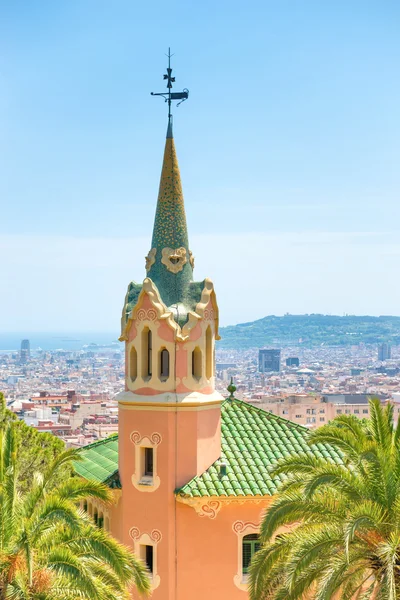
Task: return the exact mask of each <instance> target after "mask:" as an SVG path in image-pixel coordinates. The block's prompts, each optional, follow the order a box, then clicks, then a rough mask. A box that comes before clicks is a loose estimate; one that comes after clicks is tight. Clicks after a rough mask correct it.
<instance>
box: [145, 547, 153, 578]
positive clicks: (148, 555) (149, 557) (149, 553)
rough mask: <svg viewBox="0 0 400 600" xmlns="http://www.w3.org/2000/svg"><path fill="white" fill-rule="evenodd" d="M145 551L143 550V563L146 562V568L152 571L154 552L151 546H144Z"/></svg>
mask: <svg viewBox="0 0 400 600" xmlns="http://www.w3.org/2000/svg"><path fill="white" fill-rule="evenodd" d="M145 548H146V551H145V563H146V567H147V568H148V570H149V571H150V573H153V554H154V549H153V546H145Z"/></svg>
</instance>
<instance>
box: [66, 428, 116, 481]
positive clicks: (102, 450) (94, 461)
mask: <svg viewBox="0 0 400 600" xmlns="http://www.w3.org/2000/svg"><path fill="white" fill-rule="evenodd" d="M79 454H80V455H81V457H82V460H80V461H79V462H76V463H75V467H74V468H75V471H76V473H77V474H78V475H80V476H81V477H84V478H85V479H94V480H95V481H101V482H104V483H110V484H111V487H120V486H119V479H118V436H117V435H113V436H111V437H108V438H106V439H105V440H100V441H99V442H93V444H89V445H88V446H85V447H84V448H81V449H80V450H79Z"/></svg>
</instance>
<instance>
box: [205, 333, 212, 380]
mask: <svg viewBox="0 0 400 600" xmlns="http://www.w3.org/2000/svg"><path fill="white" fill-rule="evenodd" d="M212 376H213V347H212V331H211V327H210V326H208V327H207V330H206V377H207V379H211V377H212Z"/></svg>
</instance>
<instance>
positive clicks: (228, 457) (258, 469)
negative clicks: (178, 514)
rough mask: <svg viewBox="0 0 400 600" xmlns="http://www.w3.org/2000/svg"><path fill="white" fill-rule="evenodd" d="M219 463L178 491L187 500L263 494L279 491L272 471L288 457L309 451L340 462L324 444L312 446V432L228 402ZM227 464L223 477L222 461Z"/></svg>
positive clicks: (223, 414) (237, 402)
mask: <svg viewBox="0 0 400 600" xmlns="http://www.w3.org/2000/svg"><path fill="white" fill-rule="evenodd" d="M221 421H222V423H221V442H222V453H221V459H219V460H217V461H215V463H213V464H212V465H211V467H209V468H208V469H207V470H206V471H204V473H202V474H201V475H199V476H197V477H194V478H193V479H192V480H191V481H189V482H188V483H187V484H185V485H184V486H183V487H181V488H180V489H179V490H177V493H178V494H180V495H181V496H185V497H201V496H264V495H272V494H274V493H275V492H276V489H277V484H278V482H279V478H277V479H275V480H274V479H273V478H272V477H271V475H270V473H269V469H270V467H271V466H272V465H273V464H274V463H276V461H277V460H279V459H280V458H282V457H284V456H288V455H289V454H293V453H299V452H306V453H308V454H310V455H312V456H316V457H320V458H322V457H326V458H329V459H331V460H332V462H341V459H340V455H339V454H338V452H336V450H335V449H334V448H332V447H330V446H327V445H324V444H318V445H316V446H312V447H310V446H308V444H307V434H308V430H307V428H306V427H303V426H302V425H298V424H296V423H292V422H291V421H288V420H286V419H283V418H281V417H277V416H275V415H273V414H272V413H269V412H267V411H265V410H263V409H261V408H257V407H255V406H252V405H251V404H249V403H247V402H243V401H241V400H237V399H235V398H232V399H231V398H229V399H227V400H225V402H224V403H223V404H222V408H221ZM220 461H223V462H225V464H226V465H227V472H226V475H224V476H222V477H221V475H220V469H219V463H220Z"/></svg>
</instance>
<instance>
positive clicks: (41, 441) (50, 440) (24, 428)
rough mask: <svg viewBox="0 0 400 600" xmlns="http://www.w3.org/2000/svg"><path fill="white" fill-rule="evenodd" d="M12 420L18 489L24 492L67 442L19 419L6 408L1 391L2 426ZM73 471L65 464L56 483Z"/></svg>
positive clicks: (0, 410) (0, 419)
mask: <svg viewBox="0 0 400 600" xmlns="http://www.w3.org/2000/svg"><path fill="white" fill-rule="evenodd" d="M11 421H13V422H14V426H13V427H14V433H15V436H16V439H17V444H18V463H19V476H18V482H17V485H18V489H19V490H20V491H21V492H24V491H27V490H29V489H30V487H31V486H32V483H33V476H34V474H35V473H36V472H38V471H40V472H43V470H44V469H46V467H47V466H48V465H49V464H50V462H51V461H52V460H53V459H54V458H55V457H56V456H57V455H58V454H59V453H60V452H62V451H63V450H65V444H64V442H63V441H62V440H60V438H58V437H56V436H55V435H53V434H52V433H41V432H39V431H37V429H35V428H34V427H31V426H30V425H27V424H26V423H25V422H24V421H19V420H18V419H17V417H16V416H15V414H14V413H13V412H11V411H10V410H8V409H7V408H6V403H5V399H4V396H3V394H2V393H1V392H0V426H1V425H3V424H6V423H9V422H11ZM72 472H73V470H72V467H71V464H65V465H64V466H63V468H60V471H59V472H58V476H57V478H55V479H54V485H56V484H57V482H61V481H65V479H66V478H68V477H69V476H71V475H72Z"/></svg>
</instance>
